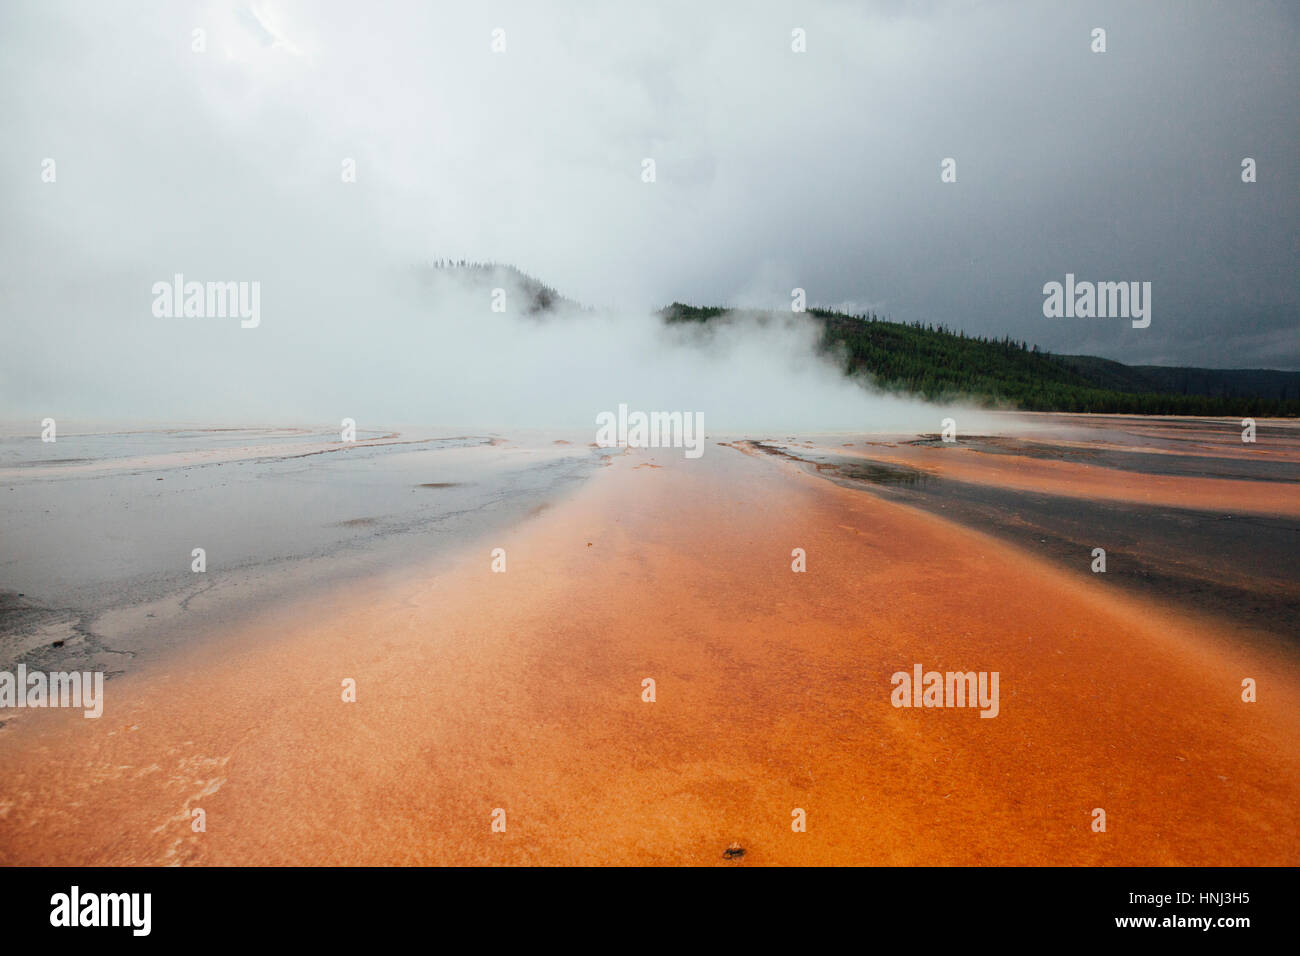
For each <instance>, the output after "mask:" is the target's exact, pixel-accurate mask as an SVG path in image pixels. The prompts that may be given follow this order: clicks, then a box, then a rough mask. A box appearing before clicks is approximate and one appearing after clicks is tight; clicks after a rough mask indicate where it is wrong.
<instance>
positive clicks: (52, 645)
mask: <svg viewBox="0 0 1300 956" xmlns="http://www.w3.org/2000/svg"><path fill="white" fill-rule="evenodd" d="M62 646H63V642H62V641H55V642H54V643H53V644H51V645H50V647H62Z"/></svg>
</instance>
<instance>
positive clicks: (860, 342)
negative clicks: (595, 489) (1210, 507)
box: [660, 302, 1300, 417]
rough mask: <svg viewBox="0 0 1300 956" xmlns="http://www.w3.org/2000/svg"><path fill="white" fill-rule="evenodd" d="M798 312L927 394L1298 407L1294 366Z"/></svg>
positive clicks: (908, 388)
mask: <svg viewBox="0 0 1300 956" xmlns="http://www.w3.org/2000/svg"><path fill="white" fill-rule="evenodd" d="M729 311H731V310H728V309H724V308H720V307H707V306H692V305H684V304H682V303H680V302H674V303H673V304H672V305H670V306H668V307H667V308H664V309H662V310H660V315H661V316H662V317H663V319H664V321H665V322H667V323H670V324H671V323H680V322H700V323H707V322H710V321H713V320H714V319H717V318H719V317H720V316H723V315H726V314H728V312H729ZM747 314H760V315H761V314H766V315H768V316H771V317H776V316H777V315H778V313H775V312H773V313H747ZM780 314H781V315H783V316H785V317H788V315H789V313H780ZM806 314H807V315H808V316H811V317H812V319H813V320H814V321H817V322H820V323H821V324H822V327H823V329H822V339H821V344H822V348H823V350H825V351H826V352H827V353H828V354H830V355H832V356H834V357H835V358H836V359H837V360H838V361H839V362H840V364H841V365H842V367H843V369H844V372H845V374H846V375H850V376H854V377H858V376H860V377H864V378H868V379H870V380H871V381H872V382H874V383H875V384H876V385H878V386H880V387H883V388H887V389H897V390H899V391H905V392H909V393H911V394H915V395H920V396H922V397H923V398H927V399H930V400H931V401H954V400H974V401H977V402H980V403H981V404H985V405H989V406H993V407H1008V408H1017V409H1021V410H1025V411H1043V412H1110V413H1132V414H1143V415H1218V416H1223V415H1233V416H1235V415H1242V416H1260V417H1273V416H1286V417H1293V416H1296V415H1300V372H1285V371H1277V370H1273V369H1205V368H1184V367H1181V366H1160V365H1125V364H1123V363H1122V362H1115V361H1111V360H1110V359H1103V358H1096V357H1094V356H1091V355H1053V354H1052V353H1050V352H1046V351H1043V350H1041V349H1039V347H1038V346H1037V345H1033V346H1031V345H1029V343H1027V342H1020V341H1015V340H1013V339H1011V338H1009V337H1008V338H1005V339H989V338H984V337H982V336H970V335H967V334H966V333H965V332H961V331H957V332H954V331H952V330H951V329H948V328H945V327H944V326H942V325H938V326H936V325H925V324H922V323H920V322H912V323H901V322H890V321H886V320H883V319H881V318H880V317H879V316H877V315H875V314H865V315H846V314H844V313H841V312H834V311H831V310H829V309H809V310H808V312H807V313H806Z"/></svg>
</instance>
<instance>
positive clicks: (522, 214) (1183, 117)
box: [0, 0, 1300, 418]
mask: <svg viewBox="0 0 1300 956" xmlns="http://www.w3.org/2000/svg"><path fill="white" fill-rule="evenodd" d="M1298 9H1300V8H1298V7H1297V5H1295V4H1293V3H1276V4H1273V3H1254V2H1239V3H1238V2H1230V3H1219V4H1213V3H1205V2H1200V3H1189V2H1181V0H1179V2H1167V3H1165V2H1140V3H1139V2H1123V3H1068V2H1061V3H1040V2H1026V3H999V2H987V3H972V2H961V3H956V2H954V3H944V2H933V3H931V2H918V3H904V2H886V3H870V4H869V3H839V2H811V3H802V2H788V3H752V2H745V3H736V4H723V3H707V4H705V3H699V2H682V3H670V2H659V0H647V2H644V3H613V4H595V3H587V2H582V3H559V2H541V0H530V2H527V3H518V4H494V3H468V2H466V3H409V4H407V3H396V2H393V3H382V2H376V3H355V2H346V3H343V2H340V3H324V2H319V0H303V2H282V0H268V2H258V3H252V4H247V3H244V4H241V3H195V4H185V3H163V2H159V3H148V4H146V3H134V2H124V3H91V2H80V3H61V2H48V0H47V2H6V3H4V4H3V5H0V120H2V121H3V127H2V128H3V132H4V135H3V140H2V141H0V173H2V174H3V175H0V209H2V210H3V226H2V233H0V296H3V300H2V301H3V322H4V330H5V342H6V347H5V349H4V350H3V357H0V375H2V376H3V379H2V380H0V389H2V391H0V396H3V398H4V400H5V403H6V405H7V406H9V407H10V408H16V409H21V410H26V409H27V408H29V407H34V406H36V405H41V404H42V403H46V404H48V403H50V402H55V403H58V402H60V401H63V402H65V403H68V402H70V403H71V404H72V406H74V407H75V408H76V409H77V410H78V411H79V412H80V411H81V410H82V409H84V408H86V407H88V406H95V407H98V408H101V409H105V410H109V411H113V412H114V413H118V412H125V411H137V410H144V409H147V408H148V407H149V402H150V401H153V400H156V399H157V396H158V393H159V391H160V390H161V391H164V392H165V391H167V390H169V389H170V390H172V392H173V394H172V397H173V398H174V399H175V400H176V402H177V404H178V407H181V408H194V409H201V408H202V407H203V405H202V402H197V403H191V404H187V403H185V402H184V401H182V395H181V394H178V393H177V390H179V392H182V393H183V392H184V390H185V388H186V387H187V386H188V385H193V386H194V387H202V386H204V385H205V384H206V383H209V382H212V381H216V380H217V376H219V375H222V374H227V373H228V374H229V375H230V376H233V377H234V378H235V379H236V380H237V381H238V383H239V387H240V389H241V390H242V391H243V392H244V393H245V394H246V396H249V395H252V394H253V393H255V392H256V391H257V390H258V389H259V388H261V389H263V390H264V391H265V390H266V389H270V388H271V386H272V385H273V383H272V382H270V381H268V379H269V378H275V377H279V376H287V377H292V375H293V374H294V369H295V368H297V367H298V366H302V365H310V364H311V363H312V362H313V361H315V356H314V353H313V346H314V345H316V346H320V347H321V348H322V349H326V348H327V349H328V350H329V351H330V352H331V353H336V352H338V351H339V350H343V351H345V352H347V355H348V358H349V359H350V360H352V361H353V362H355V363H356V364H357V365H358V366H364V365H367V364H375V363H378V364H379V365H381V366H382V365H383V364H384V362H385V361H386V360H387V359H392V357H393V356H392V353H393V352H394V351H404V347H403V344H402V343H403V335H404V334H405V333H404V332H403V329H405V328H406V326H404V325H402V323H404V322H411V321H417V322H418V321H419V318H418V316H416V317H414V318H413V317H412V316H410V315H402V314H399V313H400V312H401V310H400V309H398V308H396V307H395V306H393V305H392V303H390V301H389V299H388V295H389V291H390V289H389V288H388V287H386V286H384V285H383V284H382V283H383V282H385V281H389V280H384V279H382V278H381V277H384V276H392V277H400V274H401V270H402V269H404V268H405V267H407V266H408V265H409V264H412V263H417V262H421V261H426V260H429V259H433V258H438V257H452V258H462V257H463V258H470V259H491V260H497V261H502V262H508V263H512V264H514V265H516V266H518V267H519V268H521V269H523V270H524V271H526V272H528V273H531V274H533V275H535V276H537V277H539V278H540V279H542V280H543V281H545V282H547V283H548V284H550V285H553V286H555V287H556V288H558V289H559V290H560V291H561V292H562V293H564V294H565V295H568V296H570V297H572V298H574V299H577V300H579V301H581V302H583V303H586V304H590V305H593V306H598V307H608V308H611V309H614V310H622V311H626V312H629V313H631V312H640V313H644V312H645V311H647V310H649V309H652V308H656V307H659V306H661V305H663V304H666V303H668V302H671V301H673V300H683V301H690V302H695V303H710V304H712V303H716V304H729V305H751V306H756V305H768V306H770V307H773V308H781V309H788V308H789V304H790V290H791V289H792V288H793V287H796V286H798V287H802V288H804V289H806V290H807V295H808V299H809V301H810V303H815V304H823V305H838V304H845V303H848V304H850V307H854V308H861V309H865V308H869V309H874V310H876V311H878V312H880V313H882V314H886V313H887V314H889V315H890V316H892V317H893V318H895V319H901V320H909V321H910V320H914V319H920V320H923V321H933V322H941V323H944V324H947V325H949V326H954V327H960V328H963V329H965V330H967V331H968V332H971V333H981V334H988V335H994V336H1002V335H1008V334H1009V335H1011V336H1013V337H1015V338H1020V339H1027V340H1029V341H1031V342H1037V343H1039V344H1041V345H1042V346H1044V347H1046V348H1050V349H1052V350H1054V351H1059V352H1087V353H1092V354H1097V355H1103V356H1107V357H1110V358H1115V359H1119V360H1121V361H1125V362H1129V363H1162V364H1193V365H1208V366H1219V367H1271V368H1291V369H1295V368H1300V335H1298V334H1297V333H1298V331H1300V321H1298V319H1297V315H1298V312H1297V309H1298V305H1300V296H1298V294H1297V292H1298V288H1297V285H1298V283H1300V278H1298V276H1300V270H1298V269H1297V262H1298V256H1297V253H1298V252H1300V246H1298V243H1297V231H1296V225H1297V221H1298V220H1297V212H1300V210H1298V209H1297V204H1298V203H1300V199H1298V196H1300V190H1298V189H1297V183H1298V177H1297V174H1298V173H1300V108H1298V106H1300V103H1297V90H1298V89H1300V76H1298V75H1297V73H1298V67H1297V64H1298V63H1300V57H1298V56H1297V55H1296V50H1297V48H1298V47H1300V42H1298V41H1300V36H1298V35H1297V34H1298V33H1300V29H1298V28H1300V13H1297V10H1298ZM1095 27H1102V28H1104V29H1105V31H1106V52H1105V53H1094V52H1092V50H1091V48H1090V47H1091V45H1092V43H1093V40H1092V30H1093V29H1094V28H1095ZM498 28H499V29H501V30H503V31H504V40H505V50H504V51H503V52H494V51H493V49H492V43H493V30H494V29H498ZM796 28H799V29H802V30H804V31H805V32H806V47H807V48H806V52H802V53H796V52H794V51H793V50H792V49H791V46H792V36H791V33H792V30H795V29H796ZM195 29H201V30H203V31H205V32H204V34H203V44H202V45H203V46H204V49H203V50H202V51H201V52H199V51H196V50H195V49H194V47H195V45H196V40H195V35H194V32H193V31H194V30H195ZM946 157H952V158H953V159H955V160H956V173H957V181H956V182H955V183H943V182H941V181H940V164H941V162H942V160H944V159H945V158H946ZM1245 157H1251V158H1253V159H1254V160H1255V161H1256V164H1257V179H1258V181H1257V182H1255V183H1251V184H1246V183H1243V182H1242V181H1241V162H1242V160H1243V158H1245ZM647 158H650V159H653V160H654V161H655V166H656V181H655V182H653V183H647V182H644V181H643V177H642V170H643V160H644V159H647ZM47 159H53V160H54V161H55V166H54V169H55V170H56V175H55V180H54V181H53V182H47V181H43V172H44V170H45V169H46V166H45V165H43V164H44V161H45V160H47ZM346 159H352V160H354V161H355V168H356V182H354V183H345V182H343V181H342V175H341V168H342V164H343V163H344V161H345V160H346ZM177 272H180V273H183V274H184V275H185V276H186V278H187V279H196V280H200V281H207V280H237V281H252V280H256V281H259V282H260V283H261V288H262V292H261V320H262V325H261V327H259V328H258V329H256V330H241V329H239V328H238V323H234V324H233V325H232V324H230V323H227V322H224V321H223V320H219V319H205V320H201V321H202V322H205V323H208V325H207V326H204V327H203V331H202V332H201V333H194V332H185V333H182V332H178V331H176V329H177V326H175V325H174V324H173V325H168V324H167V323H168V322H173V323H174V322H175V321H177V320H167V319H159V318H156V317H155V316H153V315H152V314H151V312H150V304H151V301H152V298H151V294H150V287H151V286H152V284H153V283H154V282H155V281H158V280H161V279H168V278H170V277H171V276H172V275H173V274H175V273H177ZM1067 272H1068V273H1074V274H1075V275H1076V276H1077V277H1078V278H1079V279H1081V280H1084V279H1087V280H1095V281H1111V280H1137V281H1149V282H1151V284H1152V303H1151V324H1150V327H1149V328H1145V329H1135V328H1133V327H1132V326H1131V324H1130V323H1129V322H1127V321H1123V320H1116V319H1048V318H1044V316H1043V312H1042V305H1043V293H1042V287H1043V284H1044V283H1045V282H1049V281H1052V280H1057V281H1062V280H1063V279H1064V277H1065V274H1066V273H1067ZM391 281H392V282H395V283H400V278H392V279H391ZM185 328H187V329H189V328H193V326H187V327H185ZM196 336H197V340H196ZM241 336H242V337H243V338H241ZM250 336H260V338H259V339H258V340H257V345H256V348H257V349H258V350H260V351H259V352H258V354H257V357H256V359H255V360H249V361H245V360H244V359H243V358H241V350H244V351H245V352H246V351H247V350H248V349H250V347H251V346H250V344H249V343H250V342H252V341H253V340H252V339H250V338H249V337H250ZM196 341H197V343H198V344H196ZM593 356H594V357H595V358H602V359H603V355H602V353H601V352H600V350H599V349H597V350H595V352H594V353H593ZM385 357H387V359H386V358H385ZM241 365H242V366H244V367H245V371H244V372H243V373H240V372H238V371H236V370H234V367H235V366H241ZM250 370H251V371H250ZM241 376H242V377H241ZM71 396H76V400H75V401H73V399H72V397H71ZM249 401H250V403H252V401H253V400H252V398H250V399H249ZM248 407H249V408H251V407H254V406H253V404H250V405H249V406H248ZM267 411H268V414H267V416H266V417H268V418H270V417H273V416H272V415H270V414H269V413H270V412H271V411H274V408H271V407H268V409H267ZM159 414H162V413H161V412H160V413H159Z"/></svg>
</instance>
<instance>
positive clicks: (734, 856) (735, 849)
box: [722, 843, 745, 860]
mask: <svg viewBox="0 0 1300 956" xmlns="http://www.w3.org/2000/svg"><path fill="white" fill-rule="evenodd" d="M744 855H745V848H744V847H743V846H741V845H740V844H739V843H733V844H731V846H729V847H727V848H726V849H725V850H723V851H722V858H723V859H724V860H739V859H740V858H741V857H742V856H744Z"/></svg>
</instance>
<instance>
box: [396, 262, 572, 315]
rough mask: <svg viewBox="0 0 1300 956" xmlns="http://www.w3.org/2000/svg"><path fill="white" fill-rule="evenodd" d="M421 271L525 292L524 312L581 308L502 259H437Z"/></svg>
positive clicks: (536, 312) (532, 313) (529, 313)
mask: <svg viewBox="0 0 1300 956" xmlns="http://www.w3.org/2000/svg"><path fill="white" fill-rule="evenodd" d="M421 271H422V272H423V273H424V275H425V277H426V278H429V279H432V278H433V277H434V276H436V275H439V274H443V275H455V276H460V277H463V278H465V279H466V280H467V281H470V282H475V283H481V284H482V285H484V286H485V287H488V288H494V287H500V288H505V289H513V290H514V291H515V292H522V293H523V295H524V306H523V310H522V311H523V312H524V313H525V314H526V315H539V314H541V313H546V312H555V311H560V310H563V309H578V308H580V306H579V305H578V303H576V302H574V301H573V300H572V299H566V298H565V297H564V296H562V295H560V293H558V292H556V291H555V290H554V289H552V288H551V287H550V286H548V285H546V284H545V283H543V282H542V281H541V280H539V279H535V278H533V277H532V276H530V275H529V274H528V273H526V272H523V271H521V270H519V269H516V268H515V267H514V266H511V265H506V264H504V263H500V262H470V261H468V260H466V259H459V260H456V259H435V260H434V261H432V262H430V263H428V264H427V265H425V266H423V267H421Z"/></svg>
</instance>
